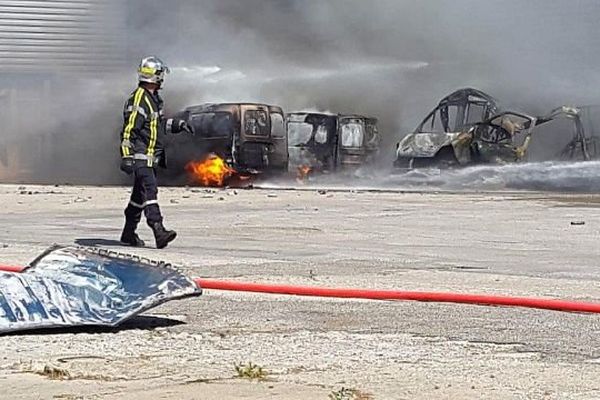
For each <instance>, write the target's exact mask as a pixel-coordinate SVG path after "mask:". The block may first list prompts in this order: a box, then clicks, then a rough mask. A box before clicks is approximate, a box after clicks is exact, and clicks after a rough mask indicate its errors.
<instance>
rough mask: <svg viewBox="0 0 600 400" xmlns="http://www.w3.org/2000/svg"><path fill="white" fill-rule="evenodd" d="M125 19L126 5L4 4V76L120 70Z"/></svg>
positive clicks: (0, 17) (0, 56)
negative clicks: (11, 73)
mask: <svg viewBox="0 0 600 400" xmlns="http://www.w3.org/2000/svg"><path fill="white" fill-rule="evenodd" d="M125 20H126V1H125V0H122V1H120V0H38V1H34V0H18V1H17V0H15V1H11V0H0V71H1V72H17V73H19V72H40V73H62V72H68V73H73V72H82V73H86V72H99V71H107V70H113V69H115V68H120V67H122V66H123V65H124V62H125V54H126V44H125V39H124V38H125Z"/></svg>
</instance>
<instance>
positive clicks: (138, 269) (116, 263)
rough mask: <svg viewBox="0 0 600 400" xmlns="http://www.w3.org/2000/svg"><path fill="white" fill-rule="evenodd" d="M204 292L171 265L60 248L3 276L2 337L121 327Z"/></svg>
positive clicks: (0, 289)
mask: <svg viewBox="0 0 600 400" xmlns="http://www.w3.org/2000/svg"><path fill="white" fill-rule="evenodd" d="M201 292H202V291H201V289H200V288H199V287H198V286H197V285H196V283H195V282H194V281H193V280H192V279H190V278H188V277H186V276H185V275H183V274H182V273H180V272H179V271H177V270H176V269H174V268H172V267H171V266H169V265H167V264H163V263H155V262H150V261H148V260H144V259H140V258H137V257H132V256H125V255H121V254H118V253H114V252H107V251H98V250H94V249H86V248H79V247H55V248H52V249H50V250H49V251H47V252H45V253H44V254H43V255H41V256H40V257H38V258H37V259H36V260H35V261H33V262H32V263H31V264H30V266H29V267H27V268H26V269H25V271H23V272H22V273H10V272H0V333H5V332H13V331H18V330H30V329H39V328H58V327H74V326H87V325H97V326H116V325H118V324H120V323H122V322H123V321H125V320H127V319H129V318H131V317H133V316H135V315H137V314H139V313H141V312H143V311H145V310H148V309H150V308H152V307H155V306H157V305H159V304H161V303H164V302H165V301H169V300H173V299H179V298H183V297H189V296H199V295H200V294H201Z"/></svg>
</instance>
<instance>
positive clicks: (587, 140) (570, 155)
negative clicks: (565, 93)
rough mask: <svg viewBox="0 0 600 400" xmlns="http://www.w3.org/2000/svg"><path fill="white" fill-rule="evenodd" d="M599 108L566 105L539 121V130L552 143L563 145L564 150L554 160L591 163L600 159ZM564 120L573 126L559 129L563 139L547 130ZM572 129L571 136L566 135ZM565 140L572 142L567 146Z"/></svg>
mask: <svg viewBox="0 0 600 400" xmlns="http://www.w3.org/2000/svg"><path fill="white" fill-rule="evenodd" d="M599 108H600V107H598V106H578V107H570V106H562V107H558V108H555V109H553V110H552V111H550V112H549V113H548V114H547V115H544V116H541V117H538V118H537V123H536V131H537V130H540V131H541V133H540V135H542V136H544V137H545V138H546V137H548V139H549V140H551V141H552V142H557V143H561V144H562V146H561V147H562V149H561V150H560V152H559V153H558V154H555V155H554V157H553V158H557V159H559V160H570V161H589V160H595V159H598V158H600V138H599V137H598V136H597V135H596V132H595V129H594V128H595V125H597V124H598V123H599V122H600V121H598V119H599V118H598V116H599V115H600V113H599V112H598V111H599ZM560 120H566V121H567V122H568V124H569V125H570V127H564V126H558V127H555V131H558V132H556V133H557V134H558V136H560V138H558V137H554V138H552V137H550V135H551V134H552V133H553V132H552V130H551V129H550V130H546V129H545V128H552V124H553V123H555V122H557V121H560ZM556 128H558V129H556ZM569 130H570V131H571V135H570V136H568V135H565V133H566V132H568V131H569ZM537 134H538V133H537V132H536V135H537ZM560 139H562V141H561V140H560ZM564 140H568V142H567V143H566V144H565V143H564Z"/></svg>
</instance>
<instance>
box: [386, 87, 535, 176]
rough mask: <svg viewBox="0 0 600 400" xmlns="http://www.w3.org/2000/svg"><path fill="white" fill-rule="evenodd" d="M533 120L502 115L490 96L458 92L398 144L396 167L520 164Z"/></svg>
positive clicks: (506, 114)
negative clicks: (518, 162)
mask: <svg viewBox="0 0 600 400" xmlns="http://www.w3.org/2000/svg"><path fill="white" fill-rule="evenodd" d="M535 121H536V119H535V118H534V117H531V116H529V115H526V114H522V113H518V112H512V111H502V110H501V108H500V106H499V105H498V102H497V101H496V100H495V99H494V98H493V97H491V96H489V95H487V94H486V93H483V92H481V91H479V90H476V89H471V88H466V89H461V90H458V91H456V92H453V93H452V94H450V95H448V96H446V97H445V98H443V99H442V100H441V101H440V102H439V104H438V105H437V107H436V108H434V109H433V110H432V111H431V112H430V113H429V114H428V115H427V116H426V117H425V119H424V120H423V121H422V122H421V123H420V124H419V126H418V127H417V129H416V130H415V131H414V132H413V133H411V134H409V135H407V136H405V137H404V138H403V139H402V140H401V141H400V142H399V143H398V145H397V149H396V160H395V162H394V166H395V167H397V168H426V167H441V168H448V167H455V166H465V165H469V164H477V163H509V162H517V161H520V160H523V159H524V157H525V155H526V152H527V148H528V146H529V143H530V141H531V133H532V129H533V128H534V126H535Z"/></svg>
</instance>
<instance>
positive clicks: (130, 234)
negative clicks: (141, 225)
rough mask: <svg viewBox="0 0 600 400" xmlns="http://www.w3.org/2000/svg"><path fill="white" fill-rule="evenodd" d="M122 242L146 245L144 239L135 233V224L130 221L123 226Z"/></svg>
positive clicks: (140, 245) (134, 245)
mask: <svg viewBox="0 0 600 400" xmlns="http://www.w3.org/2000/svg"><path fill="white" fill-rule="evenodd" d="M121 243H122V244H124V245H126V246H133V247H144V245H145V243H144V241H143V240H142V239H140V237H139V236H138V235H137V233H135V225H133V224H129V223H125V227H124V228H123V233H122V234H121Z"/></svg>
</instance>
